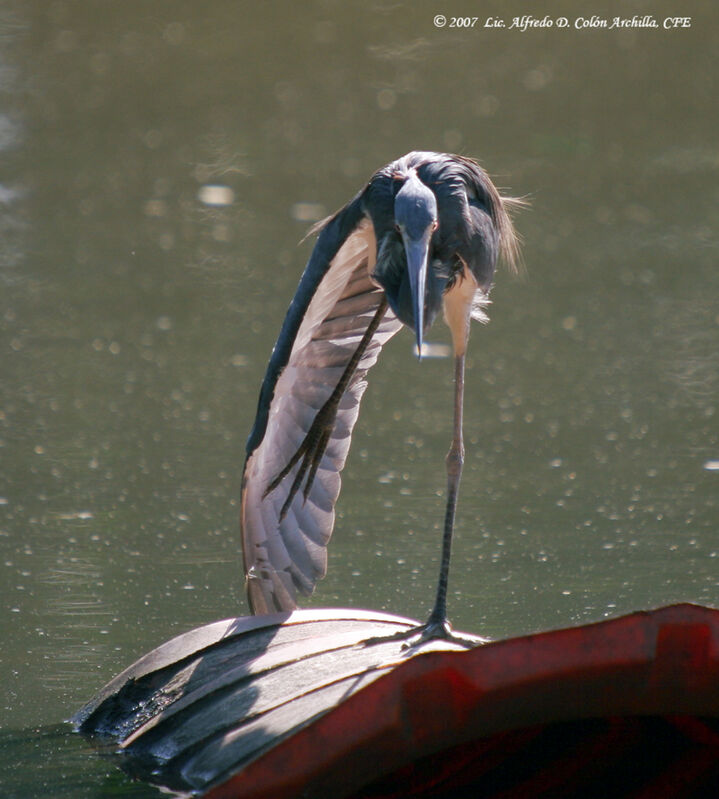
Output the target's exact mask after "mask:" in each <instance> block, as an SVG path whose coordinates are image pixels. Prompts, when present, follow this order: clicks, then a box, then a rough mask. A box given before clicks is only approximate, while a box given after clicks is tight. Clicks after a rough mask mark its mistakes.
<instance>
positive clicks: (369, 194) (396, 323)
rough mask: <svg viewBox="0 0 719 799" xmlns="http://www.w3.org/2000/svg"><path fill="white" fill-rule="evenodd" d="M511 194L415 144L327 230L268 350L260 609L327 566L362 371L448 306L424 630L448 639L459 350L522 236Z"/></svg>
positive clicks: (261, 425) (246, 509)
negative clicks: (438, 505)
mask: <svg viewBox="0 0 719 799" xmlns="http://www.w3.org/2000/svg"><path fill="white" fill-rule="evenodd" d="M515 203H516V201H514V200H511V199H509V198H503V197H501V196H500V195H499V193H498V191H497V189H496V188H495V187H494V185H493V184H492V182H491V180H490V179H489V177H488V176H487V174H486V173H485V172H484V170H482V169H481V167H479V165H478V164H477V163H476V162H475V161H472V160H470V159H468V158H464V157H461V156H456V155H447V154H439V153H430V152H412V153H409V154H408V155H406V156H404V157H402V158H400V159H398V160H397V161H394V162H392V163H391V164H388V165H387V166H386V167H384V168H382V169H380V170H379V171H378V172H376V173H375V175H373V177H372V178H371V179H370V181H369V183H368V184H367V185H366V186H365V187H364V188H363V189H362V190H361V191H360V192H359V193H358V194H357V195H356V196H355V197H354V199H352V200H351V201H350V202H349V203H348V204H347V205H346V206H345V207H344V208H342V209H341V210H340V211H338V212H337V213H336V214H335V215H334V216H332V217H331V218H330V219H329V220H326V221H325V222H323V223H321V224H320V225H318V226H317V230H319V237H318V239H317V243H316V244H315V247H314V249H313V251H312V254H311V256H310V259H309V262H308V264H307V267H306V269H305V271H304V273H303V275H302V278H301V280H300V284H299V287H298V289H297V292H296V294H295V297H294V299H293V300H292V303H291V304H290V307H289V309H288V312H287V316H286V317H285V321H284V323H283V325H282V329H281V331H280V335H279V338H278V339H277V343H276V344H275V348H274V350H273V352H272V356H271V358H270V363H269V366H268V368H267V373H266V375H265V378H264V381H263V383H262V388H261V391H260V399H259V403H258V408H257V417H256V419H255V424H254V426H253V428H252V432H251V433H250V437H249V439H248V442H247V460H246V462H245V469H244V475H243V486H242V511H241V524H242V540H243V552H244V558H245V570H246V574H247V589H248V596H249V601H250V606H251V608H252V610H253V612H255V613H266V612H272V611H275V610H289V609H292V608H294V607H296V604H295V603H296V596H297V593H301V594H305V595H307V594H310V593H311V592H312V591H313V589H314V586H315V584H316V582H317V580H319V579H320V578H321V577H322V576H324V573H325V571H326V562H327V555H326V545H327V542H328V541H329V538H330V535H331V533H332V527H333V524H334V505H335V501H336V499H337V496H338V494H339V488H340V479H339V473H340V471H341V470H342V467H343V466H344V462H345V459H346V457H347V452H348V450H349V443H350V436H351V433H352V428H353V426H354V423H355V421H356V418H357V413H358V410H359V402H360V399H361V396H362V393H363V392H364V389H365V387H366V383H365V380H364V378H365V375H366V373H367V370H368V369H369V368H370V367H371V366H372V365H373V364H374V363H375V361H376V360H377V357H378V355H379V351H380V349H381V347H382V346H383V345H384V343H385V342H386V341H387V340H388V339H389V338H391V337H392V336H393V335H394V334H395V333H396V332H397V331H398V330H399V329H400V328H401V327H402V325H403V324H404V325H406V326H407V327H409V328H411V329H412V330H414V333H415V338H416V345H417V351H418V353H419V354H420V355H421V353H422V346H423V337H424V333H425V331H426V330H427V329H428V328H429V326H430V325H431V324H432V322H433V321H434V319H435V318H436V316H437V314H438V313H439V311H440V309H443V311H444V316H445V319H446V321H447V323H448V325H449V327H450V330H451V332H452V340H453V346H454V354H455V407H454V418H455V424H454V436H453V441H452V447H451V448H450V452H449V455H448V456H447V471H448V497H447V508H446V513H445V532H444V539H443V556H442V567H441V572H440V584H439V588H438V594H437V599H436V601H435V606H434V609H433V611H432V614H431V615H430V619H429V622H428V624H427V625H426V626H425V632H424V635H425V637H428V636H429V637H431V636H437V635H449V629H450V628H449V624H448V622H447V619H446V608H445V604H446V590H447V573H448V569H449V553H450V544H451V535H452V526H453V521H454V508H455V504H456V495H457V488H458V485H459V477H460V474H461V466H462V460H463V446H462V394H463V386H464V356H465V351H466V344H467V337H468V335H469V321H470V318H471V317H474V318H477V319H481V320H484V319H486V317H485V316H484V314H483V311H482V308H483V306H484V305H486V303H487V301H488V300H487V295H488V292H489V289H490V287H491V283H492V279H493V275H494V270H495V266H496V263H497V258H498V256H499V255H503V256H504V258H505V260H506V261H507V262H508V263H509V264H510V265H513V264H514V263H515V260H516V254H517V239H516V236H515V234H514V231H513V228H512V223H511V220H510V217H509V214H508V209H509V208H511V206H512V205H513V204H515Z"/></svg>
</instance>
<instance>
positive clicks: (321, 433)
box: [262, 401, 337, 521]
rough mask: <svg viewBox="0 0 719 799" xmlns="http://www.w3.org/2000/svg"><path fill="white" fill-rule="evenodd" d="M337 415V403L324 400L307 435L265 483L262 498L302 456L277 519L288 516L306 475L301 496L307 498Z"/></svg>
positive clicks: (273, 488)
mask: <svg viewBox="0 0 719 799" xmlns="http://www.w3.org/2000/svg"><path fill="white" fill-rule="evenodd" d="M336 415H337V405H336V403H333V402H331V401H328V402H326V403H325V404H324V405H323V406H322V408H320V410H319V411H318V412H317V415H316V416H315V419H314V421H313V422H312V426H311V427H310V429H309V430H308V432H307V435H306V436H305V437H304V439H303V440H302V443H301V444H300V446H299V447H298V448H297V452H295V454H294V455H293V456H292V457H291V458H290V460H289V461H288V462H287V465H286V466H285V468H284V469H282V471H281V472H280V473H279V474H278V475H277V476H276V477H275V478H274V479H273V480H272V481H271V482H270V483H269V484H268V486H267V488H266V489H265V492H264V494H263V495H262V498H263V499H264V498H265V497H266V496H267V495H268V494H271V493H272V492H273V491H274V490H275V489H276V488H277V486H278V485H279V484H280V483H281V482H282V481H283V480H284V479H285V477H287V475H288V474H289V473H290V472H291V471H292V469H293V468H294V466H295V464H297V462H298V461H300V459H301V463H300V468H299V469H298V470H297V474H296V475H295V478H294V480H293V481H292V486H291V488H290V490H289V493H288V494H287V498H286V499H285V501H284V503H283V505H282V508H281V510H280V521H282V520H283V519H284V518H285V516H286V515H287V511H288V510H289V509H290V505H291V504H292V500H293V499H294V498H295V496H296V495H297V492H298V491H299V490H300V486H301V485H302V481H303V480H304V479H305V476H306V477H307V479H306V481H305V485H304V488H303V489H302V495H303V497H304V499H305V501H306V500H307V497H308V496H309V493H310V490H311V488H312V484H313V483H314V480H315V476H316V475H317V470H318V469H319V466H320V463H321V462H322V456H323V455H324V454H325V450H326V449H327V445H328V444H329V440H330V436H331V435H332V429H333V428H334V423H335V417H336Z"/></svg>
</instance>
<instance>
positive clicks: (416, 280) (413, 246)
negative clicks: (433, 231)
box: [403, 236, 429, 358]
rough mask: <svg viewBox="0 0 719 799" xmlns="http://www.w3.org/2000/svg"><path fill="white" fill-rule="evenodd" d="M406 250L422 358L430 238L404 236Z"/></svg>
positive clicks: (413, 310) (413, 308)
mask: <svg viewBox="0 0 719 799" xmlns="http://www.w3.org/2000/svg"><path fill="white" fill-rule="evenodd" d="M403 238H404V250H405V253H406V254H407V271H408V272H409V286H410V290H411V292H412V313H413V315H414V325H415V333H416V335H417V357H418V358H421V357H422V339H423V336H424V299H425V286H426V284H427V253H428V251H429V236H425V237H424V238H421V239H417V240H415V239H410V238H408V237H407V236H404V237H403Z"/></svg>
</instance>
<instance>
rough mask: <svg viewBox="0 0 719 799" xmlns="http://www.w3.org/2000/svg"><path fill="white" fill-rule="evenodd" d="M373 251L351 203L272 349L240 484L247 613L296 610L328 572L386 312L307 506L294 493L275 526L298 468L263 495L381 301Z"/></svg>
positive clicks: (390, 327)
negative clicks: (344, 476) (348, 462)
mask: <svg viewBox="0 0 719 799" xmlns="http://www.w3.org/2000/svg"><path fill="white" fill-rule="evenodd" d="M355 221H356V223H355V224H352V223H353V222H355ZM348 228H349V230H347V229H348ZM375 249H376V244H375V237H374V229H373V227H372V223H371V222H370V220H369V219H368V218H367V217H365V216H364V215H363V214H362V213H361V211H360V209H359V203H358V202H355V203H351V204H350V205H349V206H347V207H346V208H345V209H344V210H343V211H341V212H340V214H338V215H337V216H335V217H334V218H333V219H332V220H331V221H330V222H329V224H328V225H327V226H326V227H325V228H324V230H323V231H322V233H321V234H320V237H319V239H318V241H317V244H316V246H315V249H314V250H313V253H312V255H311V257H310V261H309V263H308V265H307V269H306V270H305V273H304V275H303V277H302V280H301V281H300V287H299V288H298V291H297V294H296V295H295V299H294V300H293V302H292V305H291V306H290V310H289V311H288V314H287V318H286V320H285V324H284V325H283V328H282V331H281V333H280V337H279V339H278V342H277V344H276V346H275V349H274V351H273V356H272V359H271V361H270V366H269V368H268V372H267V375H266V377H265V381H264V383H263V387H262V392H261V395H260V403H259V407H258V414H257V420H256V422H255V427H254V428H253V431H252V433H251V435H250V439H249V441H248V456H247V460H246V462H245V470H244V474H243V481H242V507H241V526H242V546H243V553H244V559H245V572H246V576H247V592H248V597H249V601H250V607H251V608H252V611H253V613H271V612H275V611H280V610H291V609H293V608H295V607H296V603H295V599H296V596H297V593H300V594H303V595H305V596H308V595H309V594H311V593H312V591H313V590H314V587H315V584H316V582H317V581H318V580H319V579H321V578H322V577H323V576H324V574H325V572H326V569H327V549H326V548H327V543H328V541H329V539H330V536H331V535H332V528H333V526H334V506H335V502H336V500H337V496H338V495H339V491H340V471H341V470H342V468H343V466H344V463H345V459H346V457H347V452H348V450H349V446H350V438H351V435H352V428H353V427H354V424H355V421H356V420H357V415H358V412H359V403H360V400H361V398H362V394H363V393H364V390H365V388H366V386H367V383H366V382H365V379H364V378H365V375H366V373H367V370H368V369H369V368H370V367H371V366H372V365H373V364H374V363H375V361H376V360H377V357H378V355H379V352H380V350H381V348H382V346H383V345H384V343H385V342H386V341H388V340H389V339H390V338H391V337H392V336H393V335H394V334H395V333H396V332H397V331H398V330H399V328H400V327H401V323H400V322H399V321H398V320H397V319H396V317H395V316H394V314H393V313H392V312H391V311H390V310H389V309H388V310H387V312H386V314H385V316H384V317H383V319H382V321H381V323H380V325H379V327H378V329H377V331H376V333H375V334H374V336H373V338H372V340H371V342H370V343H369V345H368V347H367V349H366V351H365V353H364V355H363V356H362V358H361V360H360V362H359V364H358V367H357V370H356V371H355V373H354V375H353V376H352V379H351V380H350V383H349V385H348V387H347V390H346V391H345V393H344V395H343V397H342V400H341V402H340V405H339V410H338V412H337V417H336V421H335V425H334V429H333V431H332V436H331V439H330V441H329V444H328V446H327V450H326V451H325V454H324V456H323V457H322V460H321V462H320V466H319V469H318V471H317V474H316V477H315V480H314V482H313V484H312V487H311V489H310V492H309V494H308V496H307V499H306V500H305V498H304V496H303V493H302V491H299V492H298V493H297V494H296V496H295V497H294V499H293V500H292V503H291V504H290V506H289V509H288V511H287V514H286V515H285V517H284V518H283V519H280V510H281V508H282V505H283V503H284V501H285V499H286V498H287V495H288V493H289V490H290V486H291V485H292V481H293V479H294V476H295V473H296V470H297V468H299V464H298V465H296V466H295V467H294V468H293V469H292V471H290V473H289V474H288V475H287V476H286V477H285V479H284V480H283V481H282V482H281V483H280V484H279V486H277V488H276V489H274V490H273V491H271V492H270V493H269V494H268V495H267V496H264V492H265V490H266V489H267V486H268V484H269V483H270V482H271V481H272V480H273V479H274V478H275V477H276V476H277V475H278V474H279V472H281V471H282V469H283V468H284V467H285V466H286V464H287V463H288V461H289V460H290V458H291V457H292V455H293V454H294V453H295V452H296V450H297V449H298V447H299V446H300V444H301V443H302V441H303V439H304V437H305V435H306V434H307V432H308V430H309V428H310V426H311V424H312V422H313V421H314V418H315V415H316V414H317V411H318V410H319V409H320V408H321V407H322V405H323V404H324V403H325V402H326V400H327V399H328V398H329V395H330V394H331V393H332V390H333V389H334V387H335V385H336V384H337V383H338V382H339V379H340V377H341V376H342V373H343V371H344V367H345V366H346V365H347V362H348V361H349V359H350V358H351V356H352V354H353V353H354V352H355V350H356V348H357V345H358V344H359V342H360V339H361V338H362V335H363V334H364V332H365V331H366V330H367V327H368V326H369V324H370V322H371V321H372V318H373V316H374V314H375V311H376V310H377V307H378V305H379V302H380V300H381V298H382V292H381V290H380V289H378V288H377V287H376V285H375V284H374V283H373V282H372V280H371V278H370V272H371V269H372V267H373V264H374V255H375ZM278 353H279V355H278ZM283 361H284V363H283Z"/></svg>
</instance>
